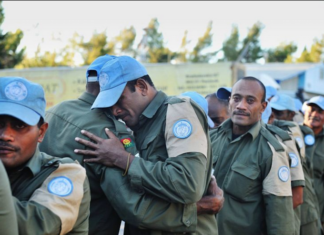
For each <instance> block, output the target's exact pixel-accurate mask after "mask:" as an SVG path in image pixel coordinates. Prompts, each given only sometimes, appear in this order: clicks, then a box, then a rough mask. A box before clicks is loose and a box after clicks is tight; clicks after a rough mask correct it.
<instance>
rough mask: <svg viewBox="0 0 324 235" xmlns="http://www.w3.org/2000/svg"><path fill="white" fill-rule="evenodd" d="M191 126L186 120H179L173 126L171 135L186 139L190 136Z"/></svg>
mask: <svg viewBox="0 0 324 235" xmlns="http://www.w3.org/2000/svg"><path fill="white" fill-rule="evenodd" d="M191 132H192V126H191V123H190V122H189V121H188V120H180V121H177V122H176V123H174V125H173V134H174V135H175V137H177V138H180V139H185V138H188V137H189V136H190V135H191Z"/></svg>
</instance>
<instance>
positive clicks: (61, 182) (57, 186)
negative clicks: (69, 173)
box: [47, 176, 73, 197]
mask: <svg viewBox="0 0 324 235" xmlns="http://www.w3.org/2000/svg"><path fill="white" fill-rule="evenodd" d="M47 189H48V191H49V192H50V193H51V194H54V195H57V196H60V197H66V196H69V195H70V194H71V193H72V191H73V183H72V181H71V180H70V179H69V178H67V177H65V176H59V177H55V178H54V179H52V180H51V181H50V182H49V184H48V186H47Z"/></svg>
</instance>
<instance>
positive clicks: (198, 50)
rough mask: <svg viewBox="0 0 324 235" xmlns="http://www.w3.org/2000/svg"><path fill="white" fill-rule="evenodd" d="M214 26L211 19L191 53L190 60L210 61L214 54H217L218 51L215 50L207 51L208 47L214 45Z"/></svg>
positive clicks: (195, 61)
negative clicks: (212, 31)
mask: <svg viewBox="0 0 324 235" xmlns="http://www.w3.org/2000/svg"><path fill="white" fill-rule="evenodd" d="M212 28H213V22H212V21H210V22H209V23H208V25H207V29H206V31H205V33H204V35H203V36H202V37H200V38H199V39H198V42H197V44H196V46H195V47H194V49H193V51H192V52H191V53H190V61H191V62H194V63H197V62H208V61H209V60H210V59H211V58H212V57H213V56H215V55H216V54H217V52H218V51H215V52H209V53H208V52H207V53H206V52H205V53H204V50H205V49H208V48H209V47H210V46H211V45H212V39H213V34H212V33H211V30H212Z"/></svg>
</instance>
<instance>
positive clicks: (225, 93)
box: [216, 87, 232, 100]
mask: <svg viewBox="0 0 324 235" xmlns="http://www.w3.org/2000/svg"><path fill="white" fill-rule="evenodd" d="M231 93H232V88H231V87H220V88H219V89H218V90H217V92H216V96H217V98H219V99H221V100H228V98H229V97H230V96H231Z"/></svg>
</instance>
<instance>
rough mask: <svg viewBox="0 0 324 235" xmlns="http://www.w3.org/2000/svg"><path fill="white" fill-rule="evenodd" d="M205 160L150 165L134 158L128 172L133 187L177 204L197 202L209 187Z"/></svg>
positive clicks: (195, 157)
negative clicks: (207, 185) (207, 186)
mask: <svg viewBox="0 0 324 235" xmlns="http://www.w3.org/2000/svg"><path fill="white" fill-rule="evenodd" d="M206 162H207V161H206V157H204V156H202V155H198V154H195V155H194V154H193V155H181V156H178V157H175V158H168V159H167V160H166V161H165V162H161V161H159V162H155V163H153V162H149V161H146V160H144V159H139V158H135V159H134V160H133V162H132V164H131V166H130V168H129V170H128V179H129V180H130V182H131V186H132V187H133V188H134V189H137V190H144V191H145V192H147V193H149V194H151V195H154V196H156V197H160V198H161V199H164V200H168V201H171V202H175V203H182V204H189V203H194V202H197V201H199V200H200V199H201V197H202V196H203V192H204V190H205V187H206V180H207V179H206V178H205V177H206Z"/></svg>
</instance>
